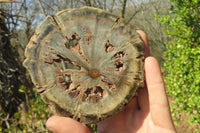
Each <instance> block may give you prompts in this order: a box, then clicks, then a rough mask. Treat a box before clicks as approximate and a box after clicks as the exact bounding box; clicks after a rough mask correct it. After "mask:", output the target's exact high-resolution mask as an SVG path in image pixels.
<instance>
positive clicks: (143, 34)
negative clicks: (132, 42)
mask: <svg viewBox="0 0 200 133" xmlns="http://www.w3.org/2000/svg"><path fill="white" fill-rule="evenodd" d="M136 32H137V33H138V35H139V36H140V39H141V40H142V41H143V43H144V57H145V58H146V57H148V56H149V55H150V51H149V45H148V39H147V35H146V34H145V32H144V31H142V30H137V31H136Z"/></svg>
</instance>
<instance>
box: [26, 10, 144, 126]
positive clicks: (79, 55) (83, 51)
mask: <svg viewBox="0 0 200 133" xmlns="http://www.w3.org/2000/svg"><path fill="white" fill-rule="evenodd" d="M143 51H144V50H143V43H142V41H141V39H140V37H139V36H138V34H137V33H136V31H135V29H134V28H133V26H132V25H130V24H128V23H127V22H126V21H125V20H124V19H123V18H120V17H118V16H115V15H113V14H111V13H109V12H106V11H104V10H101V9H97V8H92V7H83V8H79V9H69V10H63V11H60V12H58V13H57V14H55V15H53V16H48V17H47V18H46V19H45V20H44V22H43V23H42V24H41V25H40V26H39V27H38V28H37V29H36V31H35V34H34V35H33V36H32V38H31V39H30V42H29V44H28V45H27V47H26V51H25V56H26V59H25V61H24V66H25V67H26V68H27V70H28V71H29V73H30V76H31V79H32V81H33V83H34V85H35V87H36V88H37V91H38V93H40V95H41V97H42V99H43V100H44V101H45V102H46V103H47V104H48V105H49V106H50V107H51V109H52V111H54V113H55V114H57V115H61V116H67V117H71V118H73V119H75V120H77V121H80V122H82V123H85V124H90V123H97V122H99V121H101V120H103V119H105V118H107V117H109V116H112V115H114V114H116V113H117V112H119V111H121V110H122V109H123V107H124V106H125V105H126V104H127V103H128V102H129V101H130V100H131V99H132V98H133V97H134V96H135V95H136V91H137V89H138V88H141V87H143V80H144V70H143V60H144V52H143Z"/></svg>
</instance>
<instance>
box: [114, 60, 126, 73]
mask: <svg viewBox="0 0 200 133" xmlns="http://www.w3.org/2000/svg"><path fill="white" fill-rule="evenodd" d="M123 65H124V64H123V62H122V61H117V62H115V67H116V70H117V71H121V70H122V68H123Z"/></svg>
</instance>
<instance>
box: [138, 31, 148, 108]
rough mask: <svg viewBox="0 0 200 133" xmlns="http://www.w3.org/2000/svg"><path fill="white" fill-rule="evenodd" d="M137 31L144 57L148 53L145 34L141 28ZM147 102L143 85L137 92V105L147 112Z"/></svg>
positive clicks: (145, 89) (146, 94)
mask: <svg viewBox="0 0 200 133" xmlns="http://www.w3.org/2000/svg"><path fill="white" fill-rule="evenodd" d="M137 33H138V35H139V36H140V38H141V40H142V41H143V43H144V56H145V58H146V57H148V56H149V55H150V52H149V45H148V39H147V35H146V34H145V32H144V31H141V30H137ZM148 103H149V101H148V92H147V88H146V86H145V87H144V88H143V89H141V90H139V92H138V105H139V107H140V110H142V111H144V112H148V111H149V104H148Z"/></svg>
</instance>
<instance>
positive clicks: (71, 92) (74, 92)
mask: <svg viewBox="0 0 200 133" xmlns="http://www.w3.org/2000/svg"><path fill="white" fill-rule="evenodd" d="M78 87H79V86H77V87H75V88H73V89H72V90H70V91H69V92H68V93H69V95H70V96H71V97H74V98H75V97H77V96H78V95H79V94H80V90H79V89H78Z"/></svg>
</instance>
